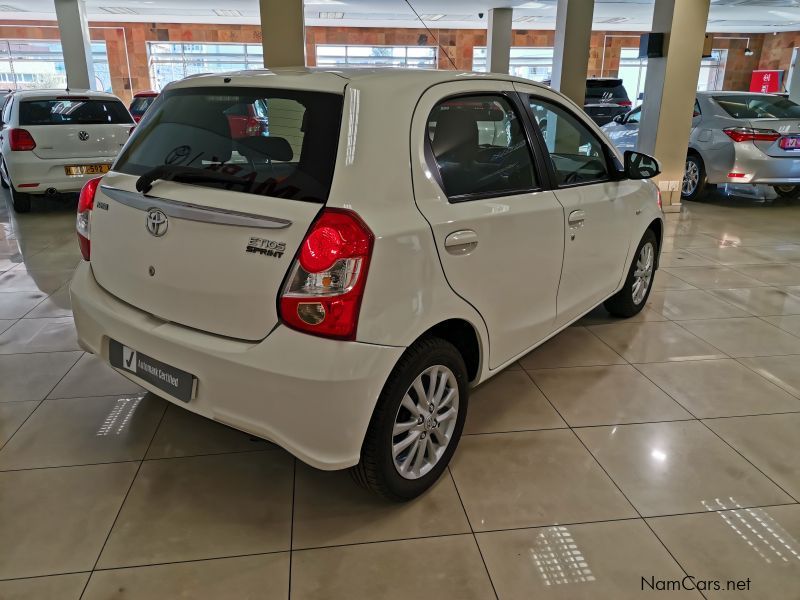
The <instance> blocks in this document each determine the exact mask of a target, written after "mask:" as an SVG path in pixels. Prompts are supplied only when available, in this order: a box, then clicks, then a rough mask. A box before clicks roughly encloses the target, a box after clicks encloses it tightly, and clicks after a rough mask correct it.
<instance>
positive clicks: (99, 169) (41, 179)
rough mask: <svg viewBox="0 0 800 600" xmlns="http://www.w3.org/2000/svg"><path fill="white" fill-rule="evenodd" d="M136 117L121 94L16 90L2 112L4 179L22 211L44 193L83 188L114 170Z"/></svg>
mask: <svg viewBox="0 0 800 600" xmlns="http://www.w3.org/2000/svg"><path fill="white" fill-rule="evenodd" d="M133 125H134V122H133V117H131V115H130V113H129V112H128V109H127V108H125V105H124V104H123V103H122V102H121V101H120V99H119V98H117V97H116V96H114V95H112V94H106V93H103V92H92V91H80V92H75V91H72V92H70V91H64V90H29V91H19V92H14V93H12V94H10V95H9V96H8V97H7V98H6V101H5V103H4V104H3V110H2V128H0V153H2V156H3V159H2V161H1V162H0V181H2V184H3V187H5V188H10V191H11V199H12V202H13V204H14V209H15V210H16V211H17V212H28V211H29V210H30V208H31V201H32V200H33V199H35V198H36V197H41V196H42V195H43V194H48V195H52V194H57V193H60V192H77V191H79V190H80V189H81V187H82V186H83V184H84V183H86V181H87V180H89V179H91V178H92V177H96V176H97V175H101V174H103V173H106V172H108V170H109V168H110V167H111V163H112V162H113V161H114V158H116V156H117V154H118V153H119V151H120V149H121V148H122V146H123V145H125V142H127V141H128V136H129V134H130V130H131V127H133Z"/></svg>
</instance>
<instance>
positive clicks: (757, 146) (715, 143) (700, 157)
mask: <svg viewBox="0 0 800 600" xmlns="http://www.w3.org/2000/svg"><path fill="white" fill-rule="evenodd" d="M640 117H641V107H639V108H636V109H634V110H632V111H631V112H629V113H628V114H627V115H625V116H623V117H618V118H617V119H616V120H615V121H614V122H612V123H608V124H607V125H604V126H603V131H605V132H606V135H608V137H609V138H610V139H611V141H612V142H613V143H614V145H615V146H617V147H618V148H619V149H620V150H633V149H635V148H636V143H637V139H638V135H639V119H640ZM724 183H739V184H741V183H749V184H765V185H770V186H772V187H773V188H774V189H775V191H776V192H777V193H778V195H780V196H783V197H799V196H800V105H798V104H795V103H794V102H792V101H791V100H789V99H788V98H786V97H783V96H779V95H775V94H758V93H753V92H720V91H716V92H698V93H697V99H696V100H695V105H694V115H693V117H692V131H691V134H690V136H689V150H688V153H687V155H686V172H685V174H684V178H683V188H682V190H681V195H682V196H683V198H685V199H687V200H693V199H695V198H697V197H698V196H700V195H701V194H702V193H703V192H704V191H705V190H706V189H707V188H708V186H709V185H713V184H724Z"/></svg>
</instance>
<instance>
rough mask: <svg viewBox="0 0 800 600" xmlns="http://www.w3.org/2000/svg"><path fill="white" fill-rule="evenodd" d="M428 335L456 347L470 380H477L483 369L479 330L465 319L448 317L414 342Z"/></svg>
mask: <svg viewBox="0 0 800 600" xmlns="http://www.w3.org/2000/svg"><path fill="white" fill-rule="evenodd" d="M426 337H437V338H441V339H443V340H446V341H448V342H450V343H451V344H453V346H455V347H456V349H457V350H458V352H459V353H460V354H461V357H462V358H463V359H464V364H465V365H466V367H467V376H468V378H469V381H475V379H476V378H477V377H478V375H479V373H480V371H481V358H482V356H483V355H482V352H481V341H480V336H479V335H478V331H477V330H476V329H475V327H474V326H473V325H472V323H470V322H469V321H466V320H464V319H448V320H446V321H442V322H441V323H438V324H437V325H434V326H433V327H431V328H430V329H428V330H427V331H426V332H425V333H423V334H422V335H421V336H419V337H418V338H417V339H416V340H415V341H414V343H415V344H416V343H417V342H418V341H419V340H421V339H423V338H426Z"/></svg>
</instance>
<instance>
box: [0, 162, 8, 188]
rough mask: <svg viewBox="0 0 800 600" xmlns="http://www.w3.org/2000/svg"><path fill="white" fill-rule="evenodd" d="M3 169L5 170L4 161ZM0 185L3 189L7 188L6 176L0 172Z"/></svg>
mask: <svg viewBox="0 0 800 600" xmlns="http://www.w3.org/2000/svg"><path fill="white" fill-rule="evenodd" d="M3 170H4V171H5V170H6V163H5V162H4V163H3ZM0 185H2V186H3V189H4V190H7V189H8V188H9V185H8V182H7V181H6V178H5V177H3V175H2V173H0Z"/></svg>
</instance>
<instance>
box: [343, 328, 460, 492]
mask: <svg viewBox="0 0 800 600" xmlns="http://www.w3.org/2000/svg"><path fill="white" fill-rule="evenodd" d="M435 365H443V366H445V367H447V368H448V369H450V371H451V372H452V374H453V375H454V376H455V381H456V387H457V389H458V409H457V413H456V416H455V424H454V426H453V430H452V432H451V435H450V438H449V442H448V443H447V446H446V447H445V448H444V451H443V453H442V455H441V457H440V458H439V460H438V462H436V463H435V464H434V465H433V466H432V468H431V469H430V470H429V471H428V472H427V473H425V474H424V475H422V476H420V477H418V478H417V479H408V478H406V477H403V476H402V475H401V474H400V473H399V472H398V469H397V468H396V467H395V462H394V458H393V456H392V445H393V444H394V443H395V441H394V440H395V437H396V436H394V435H393V429H394V424H395V418H396V417H397V416H398V414H400V413H399V411H400V410H401V406H400V405H401V402H402V401H403V398H404V396H405V395H406V394H407V393H409V395H410V396H411V395H412V393H410V392H411V390H410V388H411V386H412V384H413V383H414V381H415V380H416V378H417V377H418V376H420V375H423V374H424V372H425V370H426V369H428V368H429V367H432V366H435ZM413 394H414V396H416V392H413ZM468 397H469V385H468V380H467V368H466V366H465V364H464V359H463V357H462V356H461V354H460V353H459V351H458V350H456V348H455V346H453V345H452V344H451V343H450V342H447V341H445V340H443V339H441V338H436V337H427V338H423V339H422V340H419V341H418V342H416V343H414V344H413V345H412V346H411V347H409V348H408V350H406V351H405V353H404V354H403V356H402V357H401V358H400V360H399V361H398V363H397V365H395V367H394V369H393V370H392V373H391V374H390V375H389V378H388V379H387V380H386V383H385V384H384V386H383V391H382V392H381V395H380V397H379V398H378V402H377V405H376V406H375V411H374V412H373V413H372V419H371V420H370V424H369V427H368V428H367V434H366V436H365V437H364V444H363V446H362V447H361V461H360V462H359V463H358V464H357V465H356V466H355V467H353V468H352V469H351V474H352V476H353V478H354V479H355V481H356V482H357V483H358V484H359V485H361V486H362V487H365V488H367V489H369V490H370V491H372V492H374V493H376V494H378V495H380V496H383V497H384V498H386V499H388V500H394V501H399V502H402V501H406V500H411V499H412V498H416V497H417V496H419V495H420V494H422V493H423V492H424V491H425V490H427V489H428V488H430V487H431V486H432V485H433V484H434V483H435V482H436V480H437V479H439V477H440V476H441V475H442V473H443V472H444V470H445V469H446V468H447V465H448V463H449V462H450V458H451V457H452V456H453V453H454V452H455V450H456V447H457V446H458V441H459V440H460V439H461V431H462V430H463V429H464V419H465V417H466V414H467V403H468ZM403 410H405V408H403ZM439 410H440V409H439V408H438V407H437V408H436V410H435V411H434V413H432V414H434V415H435V414H437V413H438V411H439ZM424 435H425V434H423V437H424ZM430 435H434V433H433V432H432V433H431V434H430ZM431 440H433V438H431ZM412 445H414V444H412ZM425 455H427V450H423V456H425Z"/></svg>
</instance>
